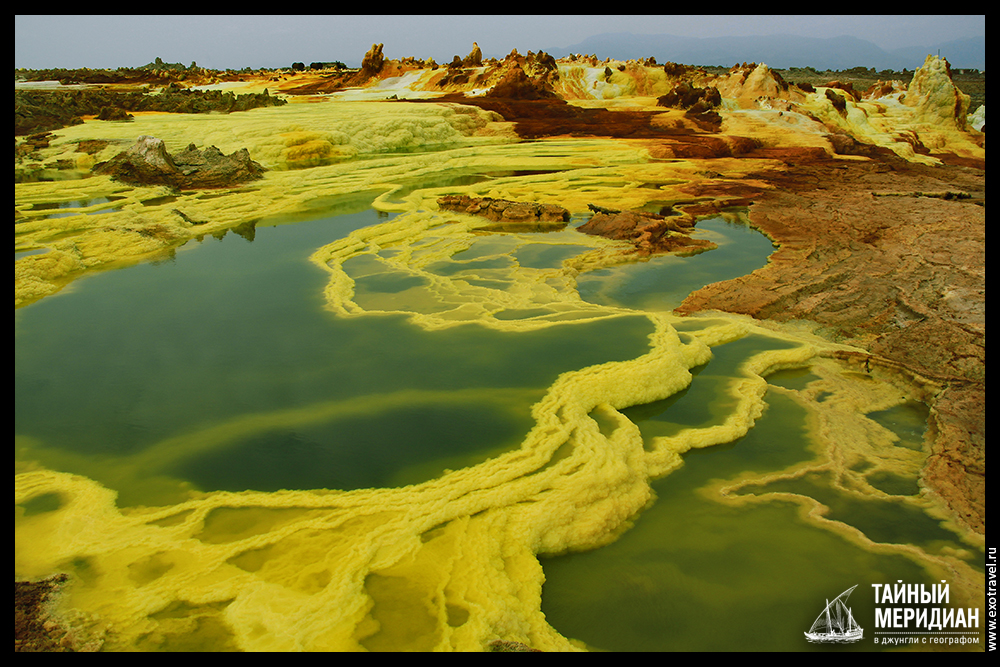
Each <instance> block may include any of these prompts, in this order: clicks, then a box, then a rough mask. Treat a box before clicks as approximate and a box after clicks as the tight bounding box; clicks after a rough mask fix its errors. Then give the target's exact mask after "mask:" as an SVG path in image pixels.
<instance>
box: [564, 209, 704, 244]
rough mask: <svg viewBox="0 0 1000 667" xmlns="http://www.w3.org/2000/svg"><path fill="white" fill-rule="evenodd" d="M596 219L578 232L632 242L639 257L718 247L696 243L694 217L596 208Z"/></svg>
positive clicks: (699, 241) (697, 241)
mask: <svg viewBox="0 0 1000 667" xmlns="http://www.w3.org/2000/svg"><path fill="white" fill-rule="evenodd" d="M590 210H591V211H593V212H594V216H593V217H592V218H591V219H590V220H588V221H587V222H586V223H584V224H583V225H581V226H580V227H578V228H577V230H578V231H581V232H583V233H584V234H593V235H595V236H603V237H604V238H609V239H619V240H622V241H631V242H632V243H633V244H634V245H635V250H636V253H637V254H639V255H651V254H654V253H664V252H678V251H683V252H701V251H703V250H710V249H712V248H715V247H716V245H715V244H714V243H712V242H711V241H707V240H705V239H693V238H691V236H690V234H691V232H692V231H693V229H694V219H693V218H691V217H690V216H677V217H666V216H663V215H658V214H656V213H649V212H647V211H641V210H632V211H613V210H608V209H604V208H601V207H599V206H594V205H592V204H591V206H590Z"/></svg>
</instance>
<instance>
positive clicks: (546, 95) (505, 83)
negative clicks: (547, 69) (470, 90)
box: [485, 65, 559, 100]
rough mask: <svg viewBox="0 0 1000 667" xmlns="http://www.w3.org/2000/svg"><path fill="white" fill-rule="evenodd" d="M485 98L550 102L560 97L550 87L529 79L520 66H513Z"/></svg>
mask: <svg viewBox="0 0 1000 667" xmlns="http://www.w3.org/2000/svg"><path fill="white" fill-rule="evenodd" d="M485 97H498V98H505V99H512V100H549V99H557V98H558V97H559V96H558V95H556V94H555V92H553V91H552V89H551V87H550V86H546V85H545V84H544V83H542V82H539V81H537V80H535V79H532V78H531V77H529V76H528V75H527V74H526V73H525V71H524V70H523V69H521V67H520V65H513V66H512V67H510V68H509V69H508V70H507V72H506V73H505V74H504V76H503V78H502V79H500V81H499V82H498V83H497V84H496V85H495V86H493V87H492V88H490V90H489V91H487V92H486V94H485Z"/></svg>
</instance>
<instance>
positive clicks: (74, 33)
mask: <svg viewBox="0 0 1000 667" xmlns="http://www.w3.org/2000/svg"><path fill="white" fill-rule="evenodd" d="M606 32H632V33H639V34H642V33H645V34H670V35H682V36H692V37H708V36H716V37H723V36H748V35H772V34H791V35H800V36H808V37H837V36H840V35H850V36H853V37H860V38H862V39H867V40H869V41H871V42H874V43H875V44H876V45H878V46H880V47H882V48H883V49H887V50H889V49H895V48H900V47H904V46H918V45H928V44H936V43H940V42H946V41H949V40H953V39H960V38H963V37H973V36H980V35H985V33H986V17H985V15H979V16H903V15H890V16H877V15H860V16H818V15H804V16H791V15H773V16H761V15H750V16H747V15H744V16H737V15H680V16H668V15H652V16H648V15H647V16H639V15H613V16H602V15H594V14H589V15H581V16H556V15H481V14H474V15H440V16H432V15H412V16H407V15H395V14H386V15H376V16H370V15H346V16H304V15H291V16H243V15H233V16H230V15H226V16H209V15H194V16H191V15H168V16H155V15H154V16H151V15H139V16H100V15H82V16H69V15H38V16H15V17H14V66H15V67H25V68H31V69H41V68H48V67H65V68H76V67H94V68H114V67H126V66H127V67H138V66H141V65H145V64H146V63H149V62H152V61H153V60H154V59H156V58H157V57H160V58H162V59H163V60H164V61H165V62H179V63H183V64H186V65H189V64H190V63H191V62H192V61H195V62H197V63H198V64H199V65H202V66H204V67H209V68H213V69H225V68H234V69H238V68H242V67H254V68H256V67H283V66H288V65H290V64H291V63H292V62H295V61H302V62H305V63H306V64H308V63H310V62H312V61H334V60H340V61H342V62H344V63H346V64H347V65H350V66H358V65H360V62H361V58H362V56H364V53H365V52H366V51H367V50H368V49H369V48H370V47H371V45H372V44H373V43H376V42H378V43H382V44H384V45H385V46H384V53H385V55H386V57H388V58H402V57H405V56H415V57H418V58H429V57H433V58H434V59H435V60H437V61H438V62H447V61H450V60H451V58H452V56H455V55H459V56H465V55H466V54H468V53H469V51H471V50H472V42H473V41H477V42H478V43H479V47H480V48H481V49H482V51H483V53H484V55H486V56H487V57H489V56H497V57H502V56H504V55H506V54H507V53H510V51H511V49H514V48H516V49H517V50H518V51H519V52H521V53H526V52H527V51H529V50H531V51H538V50H539V49H543V50H544V49H554V48H557V47H565V46H571V45H573V44H576V43H578V42H580V41H582V40H583V39H584V38H586V37H589V36H591V35H597V34H600V33H606Z"/></svg>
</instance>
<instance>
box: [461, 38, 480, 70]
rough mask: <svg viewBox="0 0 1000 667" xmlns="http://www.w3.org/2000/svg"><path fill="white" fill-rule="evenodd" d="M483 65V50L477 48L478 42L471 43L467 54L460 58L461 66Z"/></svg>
mask: <svg viewBox="0 0 1000 667" xmlns="http://www.w3.org/2000/svg"><path fill="white" fill-rule="evenodd" d="M482 66H483V52H482V51H481V50H480V49H479V44H477V43H476V42H473V43H472V51H470V52H469V55H467V56H465V58H464V59H462V67H482Z"/></svg>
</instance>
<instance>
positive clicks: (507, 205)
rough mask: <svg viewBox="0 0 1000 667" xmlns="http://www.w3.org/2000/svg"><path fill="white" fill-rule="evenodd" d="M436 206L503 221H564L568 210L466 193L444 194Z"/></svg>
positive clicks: (567, 220) (445, 209)
mask: <svg viewBox="0 0 1000 667" xmlns="http://www.w3.org/2000/svg"><path fill="white" fill-rule="evenodd" d="M438 207H439V208H440V209H441V210H444V211H461V212H462V213H468V214H470V215H478V216H480V217H483V218H486V219H487V220H493V221H494V222H504V223H539V222H542V223H563V224H564V223H566V222H569V211H567V210H566V209H564V208H563V207H562V206H556V205H554V204H538V203H535V202H516V201H510V200H507V199H494V198H492V197H481V198H479V197H470V196H468V195H446V196H444V197H441V198H440V199H438Z"/></svg>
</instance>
